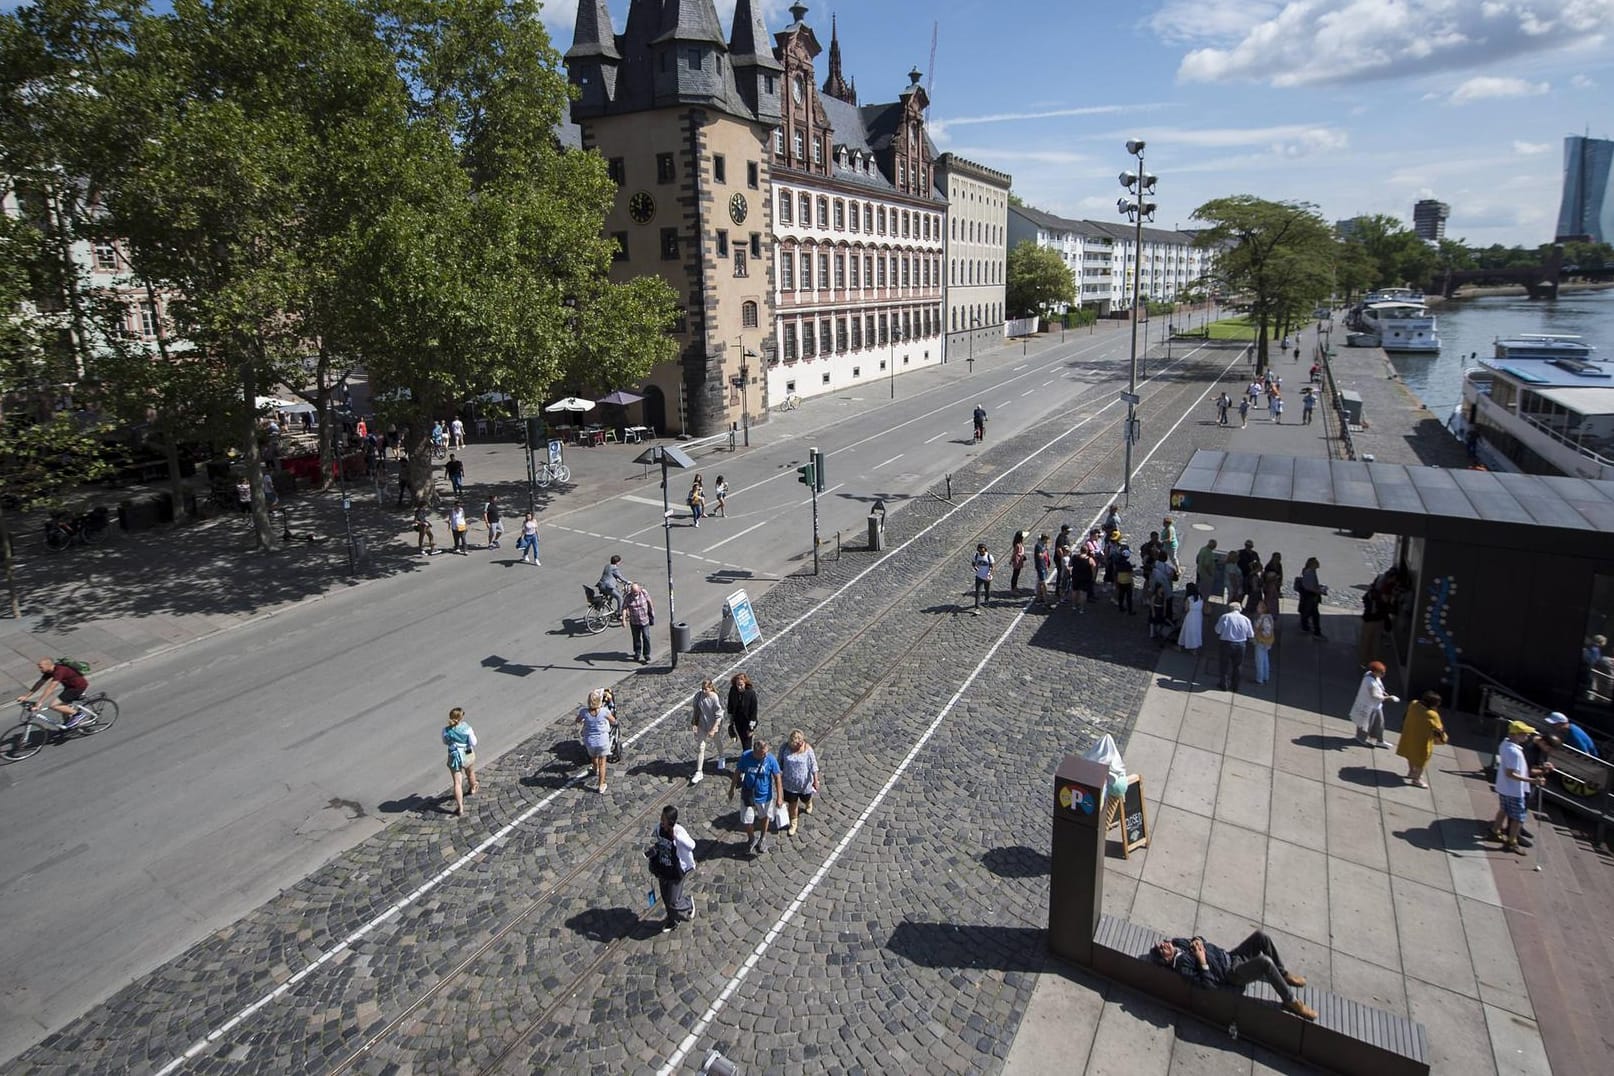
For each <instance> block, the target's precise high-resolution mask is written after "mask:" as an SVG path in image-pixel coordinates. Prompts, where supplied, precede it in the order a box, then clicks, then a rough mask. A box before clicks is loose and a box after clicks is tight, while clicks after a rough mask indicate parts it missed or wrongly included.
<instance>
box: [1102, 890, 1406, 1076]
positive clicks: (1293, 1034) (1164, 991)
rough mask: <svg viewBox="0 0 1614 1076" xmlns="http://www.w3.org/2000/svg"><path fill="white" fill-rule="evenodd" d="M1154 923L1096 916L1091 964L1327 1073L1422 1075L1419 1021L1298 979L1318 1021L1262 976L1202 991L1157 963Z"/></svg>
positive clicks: (1299, 994) (1113, 977)
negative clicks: (1300, 1012) (1295, 1009)
mask: <svg viewBox="0 0 1614 1076" xmlns="http://www.w3.org/2000/svg"><path fill="white" fill-rule="evenodd" d="M1169 936H1170V935H1168V934H1165V933H1163V932H1161V931H1158V930H1151V929H1150V928H1148V927H1146V926H1140V925H1139V924H1137V923H1132V922H1128V921H1127V920H1125V919H1117V918H1116V917H1115V916H1112V915H1104V916H1100V917H1099V923H1098V929H1097V930H1096V931H1095V932H1094V934H1093V965H1092V966H1093V970H1094V971H1096V972H1098V973H1099V974H1100V975H1103V976H1104V977H1105V978H1107V979H1111V980H1113V981H1115V982H1118V983H1122V984H1123V985H1126V986H1129V987H1131V988H1133V989H1134V990H1137V991H1139V992H1141V993H1144V994H1148V995H1149V996H1151V997H1153V998H1156V999H1158V1000H1160V1001H1162V1002H1164V1003H1165V1004H1167V1005H1170V1006H1171V1007H1172V1008H1174V1009H1178V1010H1180V1011H1182V1012H1186V1013H1189V1014H1190V1015H1192V1016H1195V1017H1198V1018H1199V1019H1201V1020H1204V1021H1206V1022H1208V1023H1210V1024H1212V1025H1213V1026H1216V1027H1221V1028H1225V1027H1229V1026H1232V1025H1237V1027H1238V1033H1239V1036H1240V1037H1241V1038H1246V1039H1249V1040H1250V1041H1251V1042H1256V1043H1260V1044H1261V1045H1262V1046H1265V1047H1267V1048H1268V1049H1270V1050H1275V1051H1277V1052H1278V1053H1281V1054H1285V1055H1287V1056H1289V1057H1294V1058H1298V1059H1300V1060H1302V1061H1305V1062H1307V1063H1308V1064H1312V1065H1316V1066H1318V1067H1319V1068H1323V1069H1327V1070H1329V1071H1331V1072H1342V1073H1350V1074H1357V1073H1361V1074H1364V1076H1428V1073H1429V1043H1428V1038H1427V1035H1426V1033H1425V1031H1424V1027H1423V1025H1422V1024H1420V1023H1417V1022H1416V1021H1413V1020H1408V1019H1407V1018H1406V1017H1403V1016H1397V1015H1396V1014H1394V1013H1391V1012H1386V1011H1385V1010H1383V1009H1375V1008H1373V1007H1372V1006H1369V1005H1363V1004H1361V1003H1360V1002H1356V1001H1352V1000H1351V999H1349V998H1345V997H1340V996H1339V995H1337V994H1331V993H1329V992H1328V991H1326V990H1319V989H1317V988H1315V987H1311V986H1304V987H1300V988H1299V989H1297V990H1296V991H1295V996H1296V997H1298V998H1300V999H1301V1000H1303V1001H1305V1002H1306V1004H1308V1005H1310V1006H1311V1007H1312V1008H1314V1009H1316V1010H1317V1019H1316V1020H1302V1019H1300V1018H1299V1017H1297V1016H1293V1015H1291V1014H1289V1013H1287V1012H1284V1011H1283V1009H1282V1008H1281V1007H1280V1004H1279V999H1278V995H1277V993H1276V992H1275V991H1273V989H1272V988H1271V987H1269V986H1268V985H1267V984H1266V983H1261V982H1257V983H1252V984H1251V985H1249V986H1247V987H1245V988H1244V989H1243V990H1242V991H1241V990H1236V989H1226V990H1205V989H1202V988H1200V987H1196V986H1194V985H1193V984H1192V983H1190V982H1189V981H1188V980H1187V979H1185V978H1183V977H1182V976H1181V975H1179V974H1178V973H1177V972H1175V971H1173V970H1172V969H1171V968H1168V967H1166V966H1165V965H1163V964H1160V963H1158V962H1156V961H1155V960H1154V959H1153V958H1152V957H1151V956H1150V950H1152V949H1153V948H1154V945H1155V943H1156V942H1158V941H1159V940H1160V939H1161V938H1164V937H1169Z"/></svg>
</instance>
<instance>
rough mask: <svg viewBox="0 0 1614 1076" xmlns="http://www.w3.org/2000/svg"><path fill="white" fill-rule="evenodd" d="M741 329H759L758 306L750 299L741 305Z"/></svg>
mask: <svg viewBox="0 0 1614 1076" xmlns="http://www.w3.org/2000/svg"><path fill="white" fill-rule="evenodd" d="M740 327H741V328H742V329H754V328H756V327H757V304H756V303H754V302H752V301H751V300H749V299H747V300H746V301H745V302H743V303H741V304H740Z"/></svg>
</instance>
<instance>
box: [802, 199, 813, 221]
mask: <svg viewBox="0 0 1614 1076" xmlns="http://www.w3.org/2000/svg"><path fill="white" fill-rule="evenodd" d="M801 226H802V227H803V228H811V227H812V226H813V199H812V196H811V195H808V194H803V195H802V196H801Z"/></svg>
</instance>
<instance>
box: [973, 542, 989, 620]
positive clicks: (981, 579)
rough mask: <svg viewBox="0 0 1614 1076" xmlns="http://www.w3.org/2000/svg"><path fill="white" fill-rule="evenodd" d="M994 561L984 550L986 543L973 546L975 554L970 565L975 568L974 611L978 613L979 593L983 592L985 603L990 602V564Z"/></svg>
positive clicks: (979, 605) (979, 604)
mask: <svg viewBox="0 0 1614 1076" xmlns="http://www.w3.org/2000/svg"><path fill="white" fill-rule="evenodd" d="M994 563H995V561H994V560H993V558H992V554H990V553H988V552H987V551H986V543H985V542H981V543H980V544H979V545H977V546H976V547H975V556H974V557H973V558H972V559H971V561H970V565H971V567H973V568H974V570H975V612H976V615H979V614H980V609H981V595H982V593H985V595H986V603H987V604H988V605H990V604H992V565H993V564H994Z"/></svg>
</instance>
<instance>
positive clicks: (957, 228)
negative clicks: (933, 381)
mask: <svg viewBox="0 0 1614 1076" xmlns="http://www.w3.org/2000/svg"><path fill="white" fill-rule="evenodd" d="M936 180H937V185H938V186H940V187H941V189H942V193H943V195H944V196H945V197H946V199H947V248H946V259H945V265H946V274H947V340H946V354H945V355H944V356H943V361H946V359H947V358H952V359H957V358H959V356H960V355H966V354H967V355H973V354H974V351H975V349H977V348H982V349H984V348H989V347H993V346H996V345H998V344H1001V343H1002V342H1003V326H1004V303H1003V282H1004V271H1005V258H1006V255H1007V254H1008V249H1009V247H1008V230H1009V188H1010V186H1011V185H1012V184H1013V182H1014V180H1013V177H1011V176H1010V175H1008V174H1007V173H1005V172H999V171H997V170H996V169H992V168H988V167H986V166H985V165H982V164H976V163H975V162H974V161H970V160H966V159H965V158H963V157H959V156H956V155H954V154H952V153H944V154H942V155H941V156H940V157H939V158H937V160H936Z"/></svg>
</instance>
